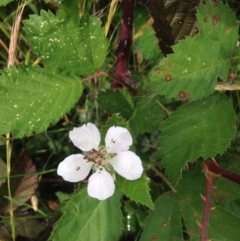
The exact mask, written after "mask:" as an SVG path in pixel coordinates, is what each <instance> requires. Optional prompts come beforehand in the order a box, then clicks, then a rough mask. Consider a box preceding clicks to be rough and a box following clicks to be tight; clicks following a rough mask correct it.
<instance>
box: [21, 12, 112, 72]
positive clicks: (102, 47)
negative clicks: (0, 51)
mask: <svg viewBox="0 0 240 241" xmlns="http://www.w3.org/2000/svg"><path fill="white" fill-rule="evenodd" d="M24 25H25V27H24V30H25V31H26V33H27V40H28V41H29V43H30V44H31V45H32V46H33V51H34V52H35V53H36V54H38V55H39V57H41V58H43V60H44V63H45V64H46V65H47V66H49V67H51V68H55V69H58V70H60V71H64V72H68V73H73V74H76V75H89V74H92V73H94V72H95V71H96V70H97V69H99V68H100V67H101V65H102V64H103V62H104V61H105V58H106V55H107V50H108V43H107V40H106V38H105V36H104V31H103V29H102V28H101V22H100V21H99V20H98V19H97V18H95V17H89V18H82V19H81V22H80V25H79V24H78V23H77V21H74V20H73V19H72V18H71V16H69V15H66V14H65V13H64V12H63V11H58V12H57V14H56V16H55V15H54V14H53V13H51V12H45V11H41V13H40V16H38V15H31V16H30V19H29V20H25V21H24Z"/></svg>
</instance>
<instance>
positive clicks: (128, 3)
mask: <svg viewBox="0 0 240 241" xmlns="http://www.w3.org/2000/svg"><path fill="white" fill-rule="evenodd" d="M121 6H122V24H121V29H120V36H119V44H118V47H117V62H116V67H115V72H114V77H115V78H117V79H120V80H121V81H122V82H125V81H126V80H127V79H128V78H129V77H130V76H131V73H130V71H129V70H128V61H129V56H130V48H131V45H132V32H133V17H134V9H135V0H122V4H121ZM119 87H122V85H121V84H120V83H119V82H118V81H116V80H115V79H113V81H112V90H115V89H117V88H119Z"/></svg>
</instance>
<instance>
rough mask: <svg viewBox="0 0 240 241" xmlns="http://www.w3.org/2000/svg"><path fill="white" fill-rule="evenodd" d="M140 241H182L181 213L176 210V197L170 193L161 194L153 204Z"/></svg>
mask: <svg viewBox="0 0 240 241" xmlns="http://www.w3.org/2000/svg"><path fill="white" fill-rule="evenodd" d="M154 206H155V210H154V211H151V212H150V214H149V216H148V218H147V220H146V226H145V228H144V231H143V233H142V236H141V238H140V241H148V240H169V241H170V240H174V241H183V240H184V239H183V236H182V224H181V212H180V210H177V206H176V196H175V195H173V194H172V193H171V192H167V193H164V194H162V195H161V196H160V197H159V198H158V199H157V200H156V201H155V203H154Z"/></svg>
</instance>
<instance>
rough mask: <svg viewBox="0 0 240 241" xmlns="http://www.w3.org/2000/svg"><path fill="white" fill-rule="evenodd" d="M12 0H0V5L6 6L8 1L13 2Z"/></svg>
mask: <svg viewBox="0 0 240 241" xmlns="http://www.w3.org/2000/svg"><path fill="white" fill-rule="evenodd" d="M13 1H14V0H0V6H6V5H7V4H8V3H10V2H13Z"/></svg>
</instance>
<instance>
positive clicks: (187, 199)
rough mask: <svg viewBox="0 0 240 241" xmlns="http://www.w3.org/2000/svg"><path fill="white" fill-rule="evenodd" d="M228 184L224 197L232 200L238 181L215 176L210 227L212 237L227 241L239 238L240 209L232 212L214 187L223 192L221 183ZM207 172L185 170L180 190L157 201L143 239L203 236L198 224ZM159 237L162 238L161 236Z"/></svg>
mask: <svg viewBox="0 0 240 241" xmlns="http://www.w3.org/2000/svg"><path fill="white" fill-rule="evenodd" d="M223 182H225V184H226V185H225V187H226V186H228V194H227V196H228V197H227V198H226V200H225V201H228V200H229V201H230V200H231V199H232V195H233V196H236V195H237V194H238V193H239V191H238V190H237V189H236V184H235V183H233V182H231V181H228V180H226V179H224V178H221V177H220V176H219V177H216V178H215V179H214V189H213V193H212V197H211V201H212V202H211V205H212V207H214V208H213V209H212V210H211V211H210V219H209V224H208V226H207V228H208V235H209V239H212V240H218V241H225V240H240V233H239V225H240V217H239V213H230V212H229V211H228V210H227V209H225V207H224V206H223V205H222V203H221V202H219V201H218V200H216V199H214V197H215V193H214V192H215V190H218V191H219V192H220V193H222V192H224V190H225V187H223V188H222V183H223ZM206 185H207V184H206V176H205V174H204V173H202V172H200V171H199V170H198V171H193V170H191V171H188V172H184V173H183V179H182V180H181V181H180V182H179V183H178V185H177V186H176V189H177V193H174V194H173V193H172V192H167V193H164V194H162V195H161V196H160V197H159V198H158V199H157V200H156V201H155V203H154V205H155V210H154V211H151V212H150V214H149V217H148V218H147V220H146V226H145V228H144V232H143V234H142V237H141V239H140V241H148V240H158V239H159V240H167V241H173V240H177V241H183V240H185V239H184V238H183V236H185V235H186V234H187V235H188V236H189V240H191V241H198V240H199V238H200V227H199V224H200V223H201V222H202V214H203V211H204V201H203V198H202V197H201V195H202V196H204V195H205V189H206ZM184 233H185V235H184ZM159 237H160V238H159Z"/></svg>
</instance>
